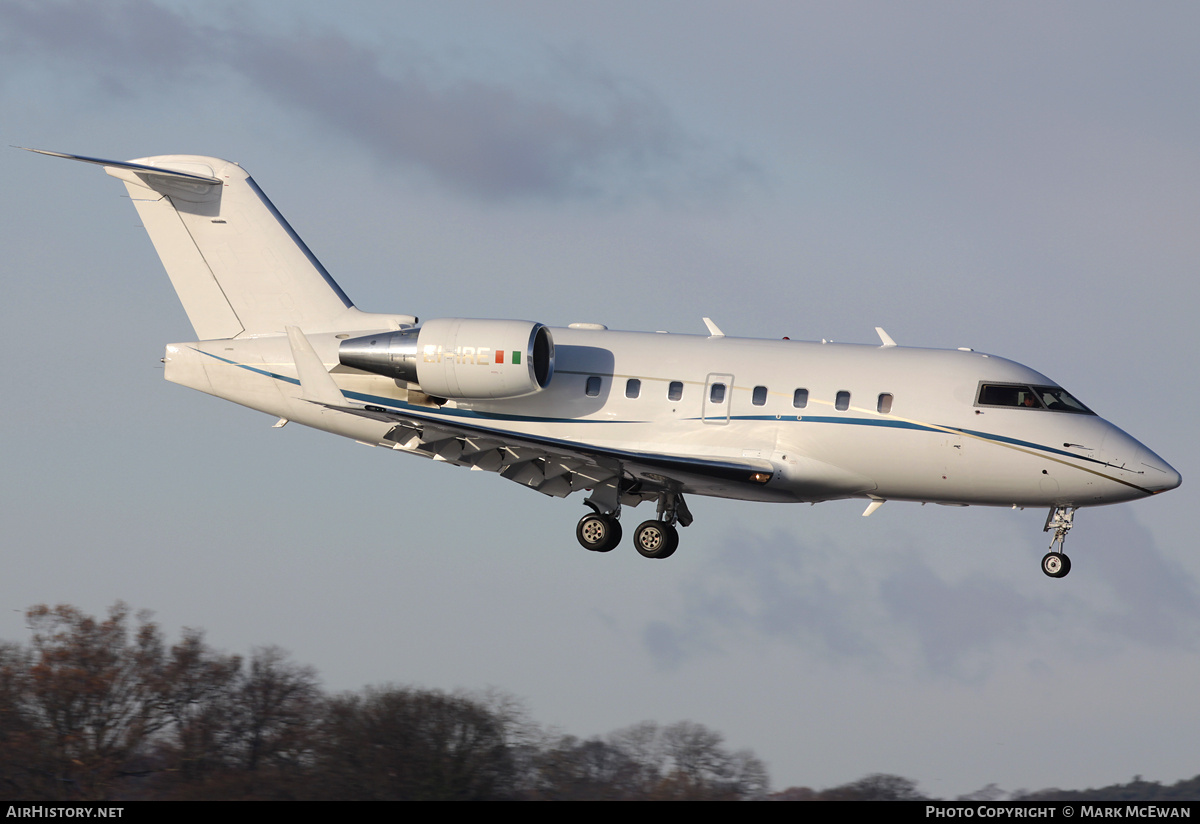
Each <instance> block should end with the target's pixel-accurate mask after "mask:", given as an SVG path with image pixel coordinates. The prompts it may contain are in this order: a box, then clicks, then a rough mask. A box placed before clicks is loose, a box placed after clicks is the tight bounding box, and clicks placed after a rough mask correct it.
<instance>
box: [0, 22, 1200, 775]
mask: <svg viewBox="0 0 1200 824" xmlns="http://www.w3.org/2000/svg"><path fill="white" fill-rule="evenodd" d="M1197 31H1200V10H1198V9H1197V7H1196V6H1195V4H1192V3H1169V2H1160V3H1154V4H1142V3H1104V2H1085V3H1045V2H1031V3H1023V2H1008V3H1002V4H1001V3H991V4H975V3H972V4H965V3H956V2H950V3H921V2H915V3H894V4H885V3H854V2H830V3H792V2H788V3H783V2H780V3H753V2H750V3H747V2H742V3H736V4H734V3H701V2H686V3H682V2H681V3H646V2H636V3H632V2H630V3H625V2H609V3H605V4H603V5H601V4H590V5H584V4H576V3H557V2H511V3H490V2H489V3H462V2H444V3H437V4H429V3H404V2H378V3H356V2H347V3H341V4H338V5H337V8H336V11H335V10H334V9H333V7H332V6H330V5H329V4H327V3H317V2H294V3H288V4H277V3H266V2H254V0H251V1H250V2H246V1H245V0H240V1H239V2H238V3H206V4H203V6H202V7H199V6H198V4H194V3H183V2H167V0H163V1H162V2H151V1H150V0H131V1H130V2H108V3H103V4H101V3H92V2H84V1H83V0H78V1H77V2H69V1H67V2H60V1H59V0H37V2H24V1H23V0H0V138H3V143H4V144H5V145H9V144H12V145H19V146H36V147H39V148H48V149H53V150H57V151H65V152H74V153H80V154H85V155H91V156H97V157H107V158H115V159H131V158H136V157H143V156H148V155H155V154H168V153H195V154H205V155H216V156H219V157H225V158H229V159H231V160H236V161H238V162H239V163H241V164H242V165H243V166H244V167H245V168H246V169H247V170H249V171H250V172H251V174H253V175H254V177H255V179H256V181H257V182H258V183H259V185H260V186H261V187H262V188H263V189H264V190H265V191H266V192H267V193H268V194H269V195H270V196H271V198H272V200H273V201H274V203H275V205H276V206H277V207H278V208H279V209H280V211H282V212H283V213H284V214H285V215H286V216H287V217H288V219H289V221H290V222H291V223H292V225H293V226H294V227H295V228H296V230H297V231H298V232H299V233H300V234H301V236H303V237H304V238H305V240H306V241H307V242H308V245H309V246H310V247H311V248H312V250H313V251H314V253H315V254H316V255H317V256H318V257H319V258H320V259H321V261H322V262H323V263H324V264H325V266H326V267H327V268H328V269H329V271H330V272H331V273H333V275H334V276H335V277H336V278H337V280H338V281H339V283H340V284H341V286H342V287H343V288H344V289H345V290H346V292H347V293H348V294H349V295H350V296H351V298H352V299H353V300H354V301H355V303H356V304H357V305H358V306H359V307H361V308H363V309H365V310H368V311H387V312H407V313H412V314H416V315H420V316H421V317H423V318H432V317H439V316H463V317H502V318H504V317H514V318H528V319H532V320H539V321H542V322H545V323H548V324H551V325H563V324H567V323H570V322H573V321H595V322H601V323H605V324H607V325H609V326H610V327H611V328H618V329H666V330H671V331H677V332H703V331H704V327H703V325H702V323H701V320H700V318H701V317H702V316H705V315H707V316H710V317H712V318H713V319H714V320H715V321H716V322H717V323H718V324H719V325H720V326H721V328H722V329H723V330H724V331H725V332H726V333H727V334H731V335H744V336H761V337H767V338H778V337H781V336H783V335H789V336H791V337H792V338H803V339H820V338H829V339H833V340H838V341H854V342H875V341H876V340H877V339H876V337H875V335H874V332H873V331H872V327H874V326H877V325H878V326H882V327H884V328H885V329H886V330H887V331H888V333H889V334H890V335H891V336H892V337H893V338H895V339H896V341H897V342H899V343H901V344H906V345H916V346H933V347H947V348H953V347H958V346H971V347H974V348H976V349H979V350H983V351H987V352H993V353H996V354H1000V355H1004V356H1006V357H1009V358H1012V359H1014V360H1017V361H1020V362H1022V363H1025V364H1027V365H1029V366H1031V367H1033V368H1035V369H1038V370H1039V371H1042V372H1044V373H1046V374H1048V375H1050V376H1051V377H1052V378H1054V379H1055V380H1057V381H1060V382H1061V383H1062V384H1063V385H1065V386H1066V387H1067V388H1068V389H1069V390H1070V391H1071V392H1072V393H1074V394H1075V395H1077V396H1078V397H1079V398H1081V399H1082V400H1083V401H1084V402H1085V403H1087V404H1089V405H1090V406H1091V407H1092V408H1094V409H1096V410H1097V411H1098V412H1099V413H1100V414H1101V415H1103V416H1104V417H1106V418H1108V419H1109V420H1111V421H1113V422H1114V423H1116V424H1117V425H1118V426H1121V427H1122V428H1124V429H1126V430H1127V431H1129V432H1130V433H1131V434H1133V435H1134V436H1135V437H1137V438H1139V439H1140V440H1142V441H1143V442H1145V443H1146V444H1147V445H1148V446H1149V447H1150V448H1151V449H1153V450H1155V451H1156V452H1158V453H1159V454H1160V455H1162V456H1163V457H1164V458H1165V459H1166V460H1167V461H1169V462H1170V463H1171V464H1172V465H1173V466H1175V468H1177V469H1178V470H1179V471H1180V472H1181V473H1182V474H1183V476H1184V485H1183V486H1182V487H1181V488H1180V489H1179V490H1177V491H1174V492H1171V493H1170V494H1168V495H1164V496H1161V497H1157V498H1155V499H1153V500H1146V501H1142V502H1138V503H1134V504H1129V505H1124V506H1119V507H1110V508H1101V509H1096V510H1085V511H1083V512H1081V513H1080V514H1079V516H1078V518H1077V526H1076V528H1075V530H1074V531H1073V532H1072V534H1071V537H1070V539H1069V542H1068V549H1069V551H1070V554H1071V557H1072V559H1073V561H1074V564H1073V566H1074V569H1073V571H1072V573H1071V575H1070V577H1069V578H1067V579H1065V580H1051V579H1048V578H1046V577H1045V576H1044V575H1042V573H1041V572H1040V570H1039V568H1038V561H1039V559H1040V558H1041V556H1042V554H1043V553H1044V552H1045V551H1046V545H1047V543H1048V538H1047V536H1045V535H1044V534H1043V533H1042V532H1041V527H1042V523H1043V520H1044V518H1045V513H1044V511H1032V510H1029V511H1011V510H1004V509H987V508H979V507H971V508H967V509H951V508H945V507H938V506H924V507H922V506H917V505H913V504H902V503H891V504H888V505H887V506H884V507H883V508H882V509H880V510H879V511H878V512H876V513H875V514H874V515H872V516H871V517H870V518H869V519H864V518H862V517H860V514H861V511H862V508H863V507H862V504H861V503H856V502H843V503H830V504H823V505H819V506H816V507H808V506H782V505H766V504H744V503H734V502H727V501H716V500H708V499H694V500H692V501H691V509H692V511H693V513H694V514H695V516H696V522H695V524H693V525H692V526H691V527H690V528H688V529H686V530H683V532H682V536H681V548H680V550H679V552H677V553H676V555H675V556H674V557H673V558H672V559H671V560H670V561H669V562H663V563H657V562H656V563H651V562H649V561H646V560H644V559H642V558H640V557H639V556H637V555H636V553H634V552H633V551H632V549H631V548H630V547H629V546H628V545H627V544H626V545H623V546H622V547H620V548H619V549H618V551H616V552H613V553H610V554H608V555H598V554H594V553H588V552H585V551H584V550H582V549H581V548H580V547H579V546H578V545H577V544H576V542H575V538H574V527H575V522H576V520H577V519H578V518H579V516H580V515H582V514H583V513H584V511H585V510H584V508H583V507H582V506H581V505H580V504H581V501H582V498H581V497H579V496H578V495H577V496H574V497H571V498H568V499H565V500H557V499H548V498H543V497H542V496H540V495H537V494H534V493H532V492H530V491H528V490H526V489H523V488H521V487H519V486H517V485H515V484H510V483H506V482H504V481H502V480H500V479H499V478H497V477H496V476H494V475H490V474H487V473H478V472H475V473H472V472H466V471H462V470H456V469H454V468H452V467H448V466H443V465H434V464H431V463H430V462H427V461H422V460H419V459H415V458H411V457H405V456H401V455H396V454H391V453H389V452H387V451H385V450H380V449H368V448H365V447H362V446H358V445H356V444H354V443H352V442H350V441H345V440H342V439H338V438H335V437H332V436H329V435H325V434H322V433H317V432H313V431H306V430H304V429H302V428H301V427H299V426H289V427H287V428H285V429H282V430H273V429H271V427H270V424H271V423H272V422H273V419H271V418H268V417H267V416H265V415H262V414H260V413H256V412H251V411H248V410H245V409H242V408H240V407H236V406H233V405H231V404H228V403H225V402H222V401H219V400H216V399H214V398H210V397H208V396H205V395H201V394H198V393H195V392H191V391H189V390H187V389H184V388H182V387H178V386H175V385H172V384H168V383H166V382H164V381H163V380H162V372H161V364H160V363H159V358H160V357H161V356H162V347H163V345H164V344H166V343H168V342H173V341H186V340H189V339H190V336H191V334H192V332H191V327H190V326H189V325H188V323H187V320H186V317H185V316H184V314H183V312H182V310H181V308H180V307H179V305H178V303H177V301H176V300H175V298H174V294H173V292H172V291H171V288H170V285H169V283H168V281H167V279H166V277H165V275H164V274H163V272H162V268H161V265H160V264H159V262H158V260H157V257H156V255H155V254H154V251H153V248H152V247H151V245H150V243H149V241H148V239H147V238H146V236H145V234H144V232H143V231H142V230H141V229H140V227H139V224H138V220H137V216H136V214H135V213H134V211H133V209H132V208H131V207H130V204H129V202H128V199H127V197H126V196H125V192H124V187H123V186H121V185H120V184H119V183H118V182H117V181H115V180H112V179H111V178H108V177H106V176H105V175H104V174H103V173H101V172H100V170H99V169H96V168H94V167H90V168H89V167H85V166H81V165H79V164H72V163H66V162H62V161H57V160H53V159H51V158H46V157H39V156H36V155H32V154H28V153H25V152H18V151H14V150H11V149H4V150H3V151H2V152H0V174H2V175H3V180H4V184H5V190H6V192H7V194H8V197H7V198H5V200H4V203H3V205H0V210H2V212H0V216H2V218H3V224H2V225H3V228H2V229H0V232H2V236H3V238H4V245H3V248H4V263H3V267H4V282H5V286H6V290H5V298H4V300H3V301H0V335H3V340H4V343H5V349H4V351H5V352H6V357H5V358H4V359H3V361H2V365H0V380H2V381H3V387H4V389H3V392H2V393H0V410H2V412H0V415H2V417H0V459H2V461H3V467H4V472H3V475H2V477H0V517H2V519H3V520H2V523H3V536H4V538H3V543H4V570H5V571H4V573H3V574H2V575H0V638H4V639H10V640H22V641H23V640H26V639H27V637H28V636H27V633H26V631H25V629H24V626H23V620H22V618H21V612H22V611H23V610H24V609H25V608H26V607H28V606H30V605H33V604H37V603H43V602H44V603H51V604H53V603H70V604H74V605H77V606H79V607H81V608H83V609H86V610H89V611H91V612H94V613H100V612H103V611H104V610H105V609H106V608H107V606H108V605H109V604H111V603H112V602H114V601H115V600H117V599H123V600H125V601H126V602H128V603H129V604H131V605H132V606H134V607H136V608H146V609H150V610H153V611H154V612H155V615H156V618H157V620H158V621H159V622H160V623H161V624H162V625H163V626H164V627H165V628H166V629H167V630H168V632H169V633H171V634H173V635H174V634H177V633H178V630H179V628H180V627H183V626H190V627H202V628H205V629H206V630H207V632H208V638H209V641H210V642H211V643H212V644H213V645H214V646H216V647H218V648H221V649H224V650H226V651H229V652H247V651H249V650H250V649H251V648H252V647H253V646H255V645H259V644H268V643H275V644H279V645H281V646H283V647H285V648H287V649H288V650H290V651H291V653H292V654H293V656H294V658H295V659H296V660H297V661H300V662H303V663H307V664H312V665H313V666H315V667H316V668H317V669H318V670H319V671H320V673H321V675H322V677H323V679H324V684H325V686H326V688H327V689H330V690H341V689H357V688H359V687H362V686H364V685H366V684H379V683H384V682H397V683H405V684H415V685H420V686H425V687H437V688H444V689H453V688H458V687H463V688H471V689H475V688H482V687H485V686H489V685H490V686H495V687H498V688H500V689H503V690H507V691H509V692H511V693H513V694H514V695H516V696H518V697H520V698H522V699H524V700H525V701H527V702H528V705H529V708H530V710H531V712H532V715H533V716H534V717H535V718H536V719H537V720H539V721H541V722H542V723H546V724H554V725H558V726H560V727H562V728H563V729H565V730H567V731H569V732H572V733H574V734H577V735H582V736H588V735H592V734H601V733H606V732H608V731H611V730H614V729H616V728H618V727H622V726H626V725H629V724H632V723H635V722H638V721H641V720H645V719H653V720H656V721H659V722H663V723H668V722H672V721H675V720H679V719H683V718H690V719H693V720H695V721H699V722H701V723H704V724H706V725H709V726H711V727H713V728H715V729H717V730H719V731H721V732H722V733H724V734H725V736H726V738H727V740H728V742H729V744H730V745H732V746H734V747H750V748H752V749H754V750H755V751H756V752H757V753H758V754H759V755H760V756H761V757H762V758H764V759H765V760H766V761H767V762H768V764H769V766H770V769H771V774H772V783H773V785H774V786H775V787H776V788H783V787H786V786H789V785H796V784H802V785H808V786H813V787H824V786H830V785H833V784H837V783H841V782H845V781H850V780H853V779H855V778H858V777H860V776H862V775H863V774H865V773H868V772H876V771H881V772H893V773H899V774H901V775H904V776H907V777H910V778H913V779H915V780H917V781H918V782H919V783H920V786H921V787H922V789H924V790H925V791H926V792H928V793H931V794H933V795H937V796H942V797H952V796H954V795H957V794H961V793H965V792H969V791H971V790H974V789H977V788H979V787H981V786H983V785H984V784H987V783H989V782H996V783H998V784H999V785H1000V786H1001V787H1002V788H1004V789H1006V790H1016V789H1019V788H1028V789H1038V788H1043V787H1047V786H1055V785H1057V786H1061V787H1070V788H1079V787H1085V786H1099V785H1103V784H1108V783H1112V782H1120V781H1127V780H1129V779H1130V778H1131V777H1132V776H1133V775H1135V774H1141V775H1143V776H1144V777H1146V778H1147V779H1155V780H1162V781H1175V780H1178V779H1180V778H1184V777H1190V776H1193V775H1195V774H1197V773H1200V757H1198V756H1197V754H1196V749H1195V742H1196V741H1197V740H1200V702H1198V701H1197V700H1196V698H1195V691H1196V684H1197V683H1200V599H1198V594H1200V588H1198V583H1197V581H1198V579H1200V559H1198V558H1197V554H1196V546H1197V543H1196V540H1195V538H1194V533H1195V524H1194V518H1193V517H1191V516H1192V514H1194V512H1195V511H1196V495H1195V489H1196V488H1197V486H1196V483H1197V477H1198V465H1200V446H1198V443H1200V439H1198V438H1197V437H1196V436H1195V433H1194V432H1193V431H1192V429H1193V427H1194V421H1195V419H1196V412H1195V410H1196V409H1198V408H1200V381H1197V380H1196V373H1197V344H1196V319H1195V316H1196V310H1197V305H1198V303H1200V301H1198V300H1197V298H1198V297H1200V295H1198V292H1200V288H1198V287H1197V282H1198V279H1197V268H1198V267H1200V231H1198V228H1200V107H1198V106H1197V100H1200V50H1197V49H1196V47H1195V36H1196V32H1197ZM643 510H645V507H643V508H641V509H639V510H634V512H633V513H632V515H633V516H635V517H637V518H638V519H639V520H640V516H642V515H643V514H645V513H644V512H643ZM645 516H646V517H649V514H646V515H645Z"/></svg>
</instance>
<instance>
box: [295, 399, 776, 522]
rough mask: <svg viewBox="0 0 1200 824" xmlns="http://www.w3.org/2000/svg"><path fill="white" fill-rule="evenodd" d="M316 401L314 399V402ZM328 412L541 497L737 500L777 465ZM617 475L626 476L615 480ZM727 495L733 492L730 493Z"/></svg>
mask: <svg viewBox="0 0 1200 824" xmlns="http://www.w3.org/2000/svg"><path fill="white" fill-rule="evenodd" d="M314 402H316V401H314ZM321 405H322V406H325V407H326V408H327V409H333V410H336V411H338V412H345V413H348V414H351V415H358V416H361V417H365V418H370V419H372V420H377V421H382V422H385V423H392V424H394V426H393V428H392V429H391V430H390V431H389V432H388V434H387V436H386V438H387V440H388V441H390V442H392V443H394V444H395V447H396V448H399V449H406V450H409V451H414V452H419V453H422V454H425V455H426V456H428V457H431V458H434V459H435V460H442V461H448V462H450V463H454V464H457V465H459V466H468V467H471V468H472V469H480V470H486V471H490V472H498V473H499V474H500V475H501V476H502V477H504V478H507V479H509V480H510V481H515V482H517V483H520V484H523V485H524V486H528V487H530V488H531V489H536V490H537V491H538V492H541V493H542V494H544V495H553V496H555V497H559V498H562V497H566V496H567V495H569V494H570V493H572V492H575V491H577V490H580V489H596V488H598V487H604V486H610V485H611V486H612V487H614V488H615V489H617V490H619V494H620V495H621V496H623V497H625V498H626V501H625V502H626V503H628V502H630V501H629V500H628V497H629V496H634V497H637V498H639V499H641V494H642V492H641V490H645V492H646V499H653V498H654V497H656V494H657V492H658V491H659V490H661V489H671V490H674V491H678V492H696V493H700V494H708V495H711V494H722V493H724V496H725V497H741V496H740V495H737V494H736V488H737V487H744V486H762V485H764V484H766V483H767V482H768V481H770V480H771V478H773V477H774V475H775V471H776V470H775V466H774V465H773V464H772V463H771V462H770V461H766V460H762V459H756V458H737V459H730V458H725V457H709V456H703V455H672V454H663V453H657V452H653V453H652V452H639V451H635V450H626V449H613V448H606V447H602V446H596V445H594V444H583V443H577V442H574V441H567V440H561V439H557V438H548V437H542V436H540V435H531V434H527V433H517V432H511V431H500V430H497V429H495V428H493V427H491V426H484V425H478V424H473V423H470V422H467V421H447V420H445V419H444V418H442V417H438V416H434V415H428V416H427V415H424V414H422V413H421V412H417V411H408V410H404V411H399V410H390V409H384V408H382V407H377V406H361V407H360V406H354V405H347V404H331V403H321ZM622 479H625V480H626V481H628V482H627V483H625V484H621V481H622ZM730 493H733V494H730Z"/></svg>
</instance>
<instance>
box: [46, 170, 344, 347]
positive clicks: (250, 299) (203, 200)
mask: <svg viewBox="0 0 1200 824" xmlns="http://www.w3.org/2000/svg"><path fill="white" fill-rule="evenodd" d="M30 151H37V152H39V153H41V154H48V155H53V156H55V157H65V158H69V159H71V160H81V161H84V162H86V163H95V164H97V165H100V166H103V167H104V170H105V171H106V172H108V174H110V175H112V176H113V177H116V178H119V179H120V180H122V181H123V182H124V183H125V187H126V188H127V189H128V190H129V195H130V197H131V198H132V199H133V205H134V206H135V207H136V208H137V211H138V215H139V216H140V217H141V219H142V224H143V225H144V226H145V228H146V231H147V232H148V233H149V235H150V240H151V241H152V242H153V243H154V248H155V250H156V251H157V252H158V256H159V258H160V259H161V260H162V263H163V266H164V267H165V268H166V270H167V275H168V276H169V277H170V278H171V284H172V285H173V286H174V287H175V292H176V294H178V295H179V299H180V301H181V302H182V303H183V308H184V310H185V311H186V312H187V316H188V319H189V320H190V321H191V322H192V326H193V327H194V328H195V330H196V335H197V337H198V338H199V339H200V340H213V339H220V338H236V337H242V336H249V335H261V334H280V335H282V334H285V329H286V327H287V326H298V327H302V328H304V329H305V330H307V331H319V330H331V329H333V328H335V327H336V326H337V325H338V323H339V321H341V320H343V319H345V318H346V316H347V315H358V313H357V310H355V309H354V308H353V304H352V303H351V302H350V299H349V298H348V297H346V293H345V292H343V291H342V290H341V287H339V286H338V285H337V283H335V282H334V280H333V278H332V277H330V275H329V273H328V272H327V271H325V267H323V266H322V265H321V264H320V262H318V261H317V259H316V258H315V257H314V256H313V254H312V252H310V251H309V249H308V247H307V246H305V245H304V241H302V240H301V239H300V238H299V237H298V236H297V235H296V233H295V232H294V231H293V230H292V227H291V226H289V225H288V222H287V221H286V220H284V218H283V216H282V215H281V214H279V212H278V211H277V210H276V209H275V206H274V205H273V204H272V203H271V201H270V200H268V199H267V196H266V195H265V194H263V191H262V190H261V189H260V188H258V184H256V183H255V182H254V180H253V179H252V178H251V177H250V175H248V174H247V173H246V172H245V171H244V170H243V169H242V168H241V167H240V166H238V165H237V164H236V163H233V162H231V161H228V160H220V159H218V158H215V157H198V156H194V155H161V156H158V157H145V158H139V159H137V160H132V161H112V160H100V159H97V158H90V157H81V156H79V155H68V154H61V153H58V152H47V151H42V150H38V149H31V150H30Z"/></svg>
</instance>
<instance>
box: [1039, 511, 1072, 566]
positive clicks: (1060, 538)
mask: <svg viewBox="0 0 1200 824" xmlns="http://www.w3.org/2000/svg"><path fill="white" fill-rule="evenodd" d="M1076 509H1078V507H1074V506H1052V507H1050V513H1049V514H1048V515H1047V516H1046V525H1045V526H1044V527H1042V531H1043V532H1049V531H1051V530H1054V537H1053V538H1052V539H1051V541H1050V551H1049V552H1047V553H1046V554H1045V556H1044V557H1043V558H1042V572H1044V573H1046V574H1047V575H1049V576H1050V577H1051V578H1065V577H1066V576H1067V573H1068V572H1070V571H1071V559H1070V558H1068V557H1067V554H1066V552H1065V546H1064V544H1065V543H1066V540H1067V533H1068V532H1070V531H1071V527H1072V526H1073V524H1074V521H1075V510H1076ZM1055 544H1058V551H1057V552H1055V551H1054V545H1055Z"/></svg>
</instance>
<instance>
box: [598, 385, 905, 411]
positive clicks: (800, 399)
mask: <svg viewBox="0 0 1200 824" xmlns="http://www.w3.org/2000/svg"><path fill="white" fill-rule="evenodd" d="M725 389H726V387H725V384H723V383H714V384H712V385H710V386H709V390H708V400H709V403H725ZM584 392H585V393H586V394H587V396H588V397H590V398H594V397H596V396H598V395H599V394H600V378H599V377H598V376H596V375H592V376H591V377H589V378H588V379H587V385H586V387H585V389H584ZM641 394H642V381H641V380H640V379H639V378H629V379H628V380H626V381H625V397H627V398H631V399H632V398H639V397H641ZM682 399H683V381H671V383H670V384H668V385H667V400H671V401H678V400H682ZM750 402H751V403H752V404H754V405H755V406H766V405H767V387H765V386H756V387H754V389H753V390H752V391H751V392H750ZM833 405H834V408H835V409H837V410H839V411H841V412H845V411H846V410H847V409H849V408H850V393H849V392H847V391H845V390H842V391H840V392H838V393H837V395H836V396H835V398H834V402H833ZM807 406H808V390H807V389H797V390H795V391H794V392H792V407H793V408H795V409H804V408H805V407H807ZM875 408H876V411H878V412H879V413H880V414H881V415H887V414H888V413H890V412H891V411H892V394H891V393H890V392H883V393H881V394H880V395H879V398H878V400H877V401H876V405H875Z"/></svg>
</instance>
